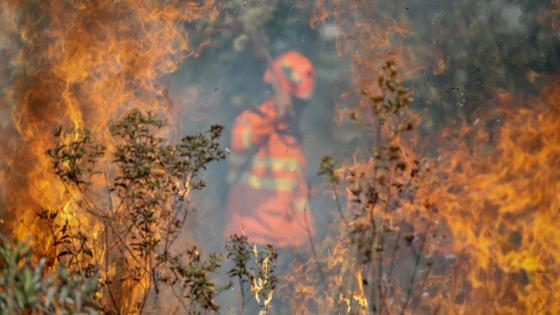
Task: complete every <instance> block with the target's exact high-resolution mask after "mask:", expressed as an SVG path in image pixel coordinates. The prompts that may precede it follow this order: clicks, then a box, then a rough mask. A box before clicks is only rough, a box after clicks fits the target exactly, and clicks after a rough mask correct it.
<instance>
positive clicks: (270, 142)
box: [225, 100, 313, 248]
mask: <svg viewBox="0 0 560 315" xmlns="http://www.w3.org/2000/svg"><path fill="white" fill-rule="evenodd" d="M230 151H231V154H230V165H229V174H228V181H229V183H230V191H229V196H228V221H227V223H226V228H225V234H226V237H229V235H231V234H234V233H237V234H243V235H246V236H247V237H248V238H249V241H251V242H254V243H257V244H262V245H264V244H272V245H275V246H276V247H279V248H282V247H295V246H300V245H302V244H304V243H305V242H306V241H307V239H308V233H313V222H312V220H311V216H310V214H309V213H310V212H309V211H307V206H308V200H307V195H308V189H307V185H306V182H305V176H304V169H305V166H306V162H305V157H304V155H303V152H302V150H301V143H300V139H298V137H297V136H296V135H295V134H294V133H293V126H291V125H290V124H289V123H288V122H287V121H286V120H284V119H282V118H280V117H278V115H277V113H276V106H275V105H274V103H273V101H272V100H268V101H266V102H264V103H263V104H261V105H260V106H259V107H258V108H257V109H256V110H246V111H244V112H242V113H241V115H239V117H238V118H237V119H236V120H235V122H234V125H233V130H232V139H231V147H230Z"/></svg>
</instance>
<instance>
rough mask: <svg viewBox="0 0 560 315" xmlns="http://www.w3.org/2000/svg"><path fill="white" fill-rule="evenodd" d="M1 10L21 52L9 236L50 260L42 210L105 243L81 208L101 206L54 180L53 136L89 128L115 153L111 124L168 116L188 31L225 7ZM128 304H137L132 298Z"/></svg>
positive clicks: (32, 4)
mask: <svg viewBox="0 0 560 315" xmlns="http://www.w3.org/2000/svg"><path fill="white" fill-rule="evenodd" d="M0 6H1V15H2V17H3V18H2V23H4V21H6V22H13V25H14V26H17V27H11V28H5V29H4V30H7V31H6V32H9V33H8V34H7V35H6V37H5V38H9V39H10V41H4V40H3V41H2V42H7V43H9V44H11V45H13V47H10V50H9V51H10V52H12V54H11V59H9V61H10V62H9V63H6V64H8V65H10V66H11V69H10V71H11V73H13V78H12V80H11V81H10V82H9V85H8V86H7V87H6V88H5V89H6V90H7V91H10V93H7V94H5V99H3V102H2V103H3V105H2V107H3V108H2V109H3V110H4V111H7V112H10V114H11V117H12V124H6V125H3V126H2V139H1V143H2V149H1V150H2V157H3V160H4V165H3V168H4V170H5V174H6V176H4V177H0V180H2V187H3V188H4V191H3V199H4V202H5V204H6V209H5V212H6V215H5V219H6V227H5V230H10V231H11V234H12V235H13V236H14V237H15V238H18V239H21V240H27V239H29V238H30V236H32V237H33V239H32V242H33V244H34V247H35V248H36V250H37V252H38V254H39V255H46V254H48V252H49V250H51V248H52V241H53V240H52V239H50V235H49V233H48V231H46V229H45V228H44V227H43V226H41V224H40V223H39V218H38V217H37V212H38V211H39V210H41V209H46V210H47V211H52V210H54V209H62V211H61V213H62V214H63V215H62V216H60V217H58V218H57V220H59V221H60V223H59V224H61V225H63V224H65V222H66V224H69V226H70V228H77V227H78V226H82V227H83V226H89V228H88V230H89V231H90V235H88V236H86V237H89V238H91V239H93V240H94V241H97V239H98V235H101V234H102V233H103V231H102V230H101V228H102V227H101V225H100V224H99V222H98V223H94V222H89V223H88V214H87V213H84V212H83V211H81V210H80V209H81V208H82V207H80V205H83V204H84V203H85V202H92V201H87V200H83V199H82V198H81V197H80V192H79V191H77V190H76V189H72V188H70V187H68V186H66V185H65V184H63V183H62V182H61V181H59V180H57V179H56V178H55V176H54V174H53V172H52V165H51V163H52V162H51V161H50V159H49V157H48V156H47V154H46V152H47V150H48V149H50V148H52V147H53V146H54V142H53V141H54V137H53V136H52V135H53V131H54V130H55V128H56V127H57V126H63V127H65V128H71V129H72V130H74V131H75V133H74V134H73V135H69V136H68V137H67V138H66V140H65V141H66V142H69V141H71V140H72V139H74V140H75V139H77V137H79V136H80V135H81V133H82V130H84V129H88V130H91V131H92V133H93V134H95V135H96V137H99V139H101V142H102V143H104V145H106V146H107V147H108V149H111V147H112V146H113V145H114V144H113V143H114V140H113V139H112V137H111V136H110V133H109V129H108V126H109V123H110V122H111V121H114V120H115V119H116V118H118V117H119V116H120V115H121V114H122V113H123V112H124V111H125V110H128V109H131V108H140V109H142V110H153V111H156V112H160V113H163V114H166V113H168V112H169V109H170V108H169V107H170V101H169V99H168V98H167V96H166V92H165V88H164V87H163V86H162V85H161V84H159V83H158V80H159V78H160V77H161V76H162V75H164V74H166V73H169V72H172V71H174V70H175V69H176V67H177V65H178V64H179V63H180V62H181V61H182V60H183V59H184V58H185V57H186V56H188V53H189V51H190V50H191V47H190V43H189V36H188V33H187V32H186V29H185V23H190V22H192V21H194V20H196V19H199V18H204V19H205V20H212V19H213V18H215V17H216V15H217V9H216V6H215V4H214V3H213V1H206V2H205V4H198V3H197V2H194V1H187V2H184V1H165V2H160V1H132V0H123V1H113V0H101V1H66V0H56V1H18V0H10V1H7V2H2V4H1V5H0ZM5 38H4V37H3V38H2V39H5ZM16 40H17V41H16ZM16 43H17V44H16ZM14 51H15V52H14ZM195 52H196V53H198V50H195ZM169 118H171V116H169ZM108 158H109V157H106V158H105V160H102V161H101V162H100V163H101V164H104V163H107V162H108V160H107V159H108ZM91 180H92V182H93V184H94V186H95V187H96V188H95V189H97V190H98V191H101V192H102V191H103V189H104V188H106V185H107V182H106V179H104V178H103V177H102V176H100V177H98V178H92V179H91ZM93 202H95V201H93ZM95 243H96V246H95V248H94V254H95V259H97V260H99V261H102V260H103V259H104V252H105V249H106V248H105V246H106V245H105V244H104V243H103V242H95ZM107 272H108V273H114V272H116V270H114V268H112V269H109V270H108V271H107ZM128 298H129V299H130V301H134V300H135V297H134V296H133V294H132V293H130V297H128ZM131 305H132V302H131ZM130 307H133V306H130Z"/></svg>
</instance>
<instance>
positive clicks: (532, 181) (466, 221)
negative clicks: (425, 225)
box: [422, 78, 560, 314]
mask: <svg viewBox="0 0 560 315" xmlns="http://www.w3.org/2000/svg"><path fill="white" fill-rule="evenodd" d="M558 82H559V81H558V78H556V79H554V80H552V82H551V84H550V85H549V86H548V87H547V88H545V89H544V90H543V92H542V93H541V95H540V96H539V97H536V98H532V99H529V100H526V101H524V100H520V99H519V98H516V97H515V96H513V95H509V94H507V93H505V92H502V93H500V95H498V97H497V98H496V100H494V102H489V105H490V108H494V109H493V110H490V111H488V113H485V114H482V113H481V114H478V115H479V116H476V117H473V119H472V121H471V123H470V125H468V126H467V125H465V126H463V127H462V128H456V127H453V128H452V129H449V131H448V132H447V133H444V137H443V138H444V139H443V140H442V141H444V142H445V144H444V145H442V147H441V148H440V149H441V155H440V157H439V158H438V159H437V162H436V164H435V165H436V170H437V171H436V172H435V174H434V176H433V177H432V178H430V183H429V184H428V183H427V184H425V185H424V186H423V187H424V189H423V190H424V191H423V192H422V194H425V196H428V198H429V199H430V200H431V201H432V202H433V203H434V204H435V205H437V209H438V213H439V216H441V219H442V220H445V223H446V224H447V225H448V226H449V229H450V231H451V235H452V236H451V237H452V244H451V246H450V248H449V249H447V250H448V251H449V252H450V253H453V254H455V255H457V256H458V257H462V258H461V259H460V261H457V270H459V271H458V272H457V273H452V274H449V275H448V276H449V277H453V278H457V279H464V280H465V281H467V282H468V287H464V286H463V288H461V289H459V288H453V289H454V290H464V294H465V302H464V303H465V304H464V305H465V306H464V307H465V310H466V311H468V312H469V313H476V314H478V313H486V312H493V313H500V314H502V313H506V314H507V313H519V312H521V313H526V314H545V313H548V314H555V313H557V312H558V311H559V309H558V303H556V301H557V300H558V298H559V294H558V290H557V289H558V288H560V282H559V280H558V279H559V278H558V276H559V272H560V263H559V255H560V246H558V244H557V242H556V241H555V240H556V239H558V237H560V230H559V229H558V228H557V226H556V223H555V222H557V220H558V219H559V217H560V212H559V209H560V208H559V206H560V196H559V195H558V191H559V188H560V186H559V185H560V181H559V179H560V173H559V171H558V163H559V162H560V154H559V152H560V128H558V126H560V110H559V109H560V107H559V104H560V90H559V89H558ZM467 282H465V283H467ZM462 285H463V284H459V285H458V286H459V287H460V286H462ZM456 292H458V291H456ZM442 298H443V297H442V296H439V297H438V299H437V300H439V301H438V303H441V304H442V307H443V308H442V310H447V311H446V312H451V311H452V310H453V309H456V307H455V306H454V305H453V303H452V302H447V303H446V302H444V303H442Z"/></svg>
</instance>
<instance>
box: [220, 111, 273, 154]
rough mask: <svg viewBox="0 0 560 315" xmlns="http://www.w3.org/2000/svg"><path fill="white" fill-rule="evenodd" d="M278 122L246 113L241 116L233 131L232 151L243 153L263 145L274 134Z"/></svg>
mask: <svg viewBox="0 0 560 315" xmlns="http://www.w3.org/2000/svg"><path fill="white" fill-rule="evenodd" d="M276 124H277V122H276V120H275V119H274V118H273V117H270V116H265V115H258V114H255V113H250V112H245V113H243V114H241V115H240V116H239V117H238V118H237V120H236V121H235V123H234V124H233V130H232V139H231V144H232V149H234V150H236V151H238V152H243V151H247V150H250V149H251V148H253V147H255V146H258V145H261V144H262V143H263V142H265V141H266V140H267V139H268V138H269V137H270V135H271V134H272V133H273V132H274V130H275V126H276Z"/></svg>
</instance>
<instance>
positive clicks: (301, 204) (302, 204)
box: [292, 198, 307, 211]
mask: <svg viewBox="0 0 560 315" xmlns="http://www.w3.org/2000/svg"><path fill="white" fill-rule="evenodd" d="M292 206H293V207H294V210H296V211H303V210H305V209H306V208H307V198H298V199H296V200H295V201H294V202H293V203H292Z"/></svg>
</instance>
